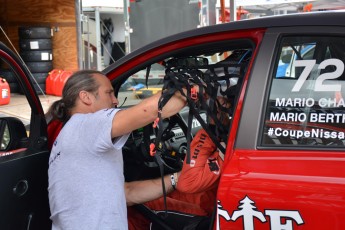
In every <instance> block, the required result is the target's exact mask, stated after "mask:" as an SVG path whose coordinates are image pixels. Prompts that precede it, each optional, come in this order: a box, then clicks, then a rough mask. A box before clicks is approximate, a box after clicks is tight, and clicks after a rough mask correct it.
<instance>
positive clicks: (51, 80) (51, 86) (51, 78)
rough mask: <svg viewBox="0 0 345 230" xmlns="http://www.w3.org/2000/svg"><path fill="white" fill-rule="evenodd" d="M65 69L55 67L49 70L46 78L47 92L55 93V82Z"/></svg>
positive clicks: (49, 93)
mask: <svg viewBox="0 0 345 230" xmlns="http://www.w3.org/2000/svg"><path fill="white" fill-rule="evenodd" d="M62 71H63V70H61V69H53V70H52V71H50V72H49V74H48V77H47V79H46V94H48V95H55V82H56V79H57V78H58V77H59V76H60V74H61V73H62Z"/></svg>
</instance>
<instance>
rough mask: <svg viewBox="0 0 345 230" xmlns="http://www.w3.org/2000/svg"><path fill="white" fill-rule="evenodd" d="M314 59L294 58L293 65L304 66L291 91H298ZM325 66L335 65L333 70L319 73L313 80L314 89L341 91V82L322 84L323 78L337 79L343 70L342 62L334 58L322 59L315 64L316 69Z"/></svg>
mask: <svg viewBox="0 0 345 230" xmlns="http://www.w3.org/2000/svg"><path fill="white" fill-rule="evenodd" d="M315 64H316V60H296V61H295V62H294V65H293V67H304V69H303V71H302V73H301V75H300V77H299V78H298V79H297V81H296V83H295V85H294V87H293V88H292V90H291V91H292V92H299V91H300V89H301V87H302V86H303V84H304V83H305V81H306V80H307V78H308V76H309V75H310V74H311V72H312V70H313V68H314V66H315ZM327 66H335V71H333V72H328V73H323V74H320V75H319V76H318V77H317V78H316V81H315V86H314V91H319V92H320V91H323V92H324V91H341V84H327V85H324V84H323V82H324V80H330V79H337V78H338V77H340V76H341V75H342V74H343V72H344V63H343V62H342V61H341V60H339V59H335V58H331V59H327V60H324V61H322V62H321V63H320V65H319V66H317V69H318V70H322V69H325V68H326V67H327Z"/></svg>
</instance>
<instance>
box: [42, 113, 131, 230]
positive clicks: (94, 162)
mask: <svg viewBox="0 0 345 230" xmlns="http://www.w3.org/2000/svg"><path fill="white" fill-rule="evenodd" d="M117 111H118V109H106V110H100V111H98V112H96V113H89V114H75V115H73V116H72V117H71V118H70V120H69V121H68V122H67V123H66V124H65V126H64V127H63V129H62V130H61V132H60V134H59V136H58V137H57V139H56V140H55V142H54V145H53V149H52V152H51V155H50V159H49V170H48V174H49V187H48V190H49V203H50V211H51V217H50V218H51V220H52V221H53V226H52V229H53V230H62V229H63V230H74V229H75V230H80V229H87V230H96V229H97V230H99V229H100V230H108V229H111V230H113V229H119V230H123V229H128V224H127V207H126V198H125V192H124V175H123V159H122V147H123V145H124V144H125V142H126V140H127V138H128V135H125V136H122V137H119V138H117V139H116V140H115V141H112V140H111V127H112V121H113V118H114V116H115V114H116V112H117Z"/></svg>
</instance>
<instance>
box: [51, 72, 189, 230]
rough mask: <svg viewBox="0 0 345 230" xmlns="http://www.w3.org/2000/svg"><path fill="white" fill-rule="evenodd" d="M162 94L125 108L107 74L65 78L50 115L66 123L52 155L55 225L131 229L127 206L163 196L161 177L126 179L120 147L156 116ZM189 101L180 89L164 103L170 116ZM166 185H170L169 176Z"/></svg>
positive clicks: (75, 227)
mask: <svg viewBox="0 0 345 230" xmlns="http://www.w3.org/2000/svg"><path fill="white" fill-rule="evenodd" d="M159 98H160V94H156V95H153V96H152V97H150V98H148V99H145V100H143V101H142V102H141V103H139V104H138V105H136V106H133V107H131V108H129V109H126V110H119V109H116V106H117V105H118V100H117V98H116V97H115V95H114V90H113V88H112V85H111V83H110V81H109V79H108V78H107V77H106V76H104V75H103V74H102V73H101V72H98V71H93V70H82V71H78V72H76V73H75V74H73V75H72V76H71V77H70V78H69V79H68V80H67V82H66V84H65V86H64V89H63V92H62V98H61V100H59V101H56V102H54V103H53V104H52V106H51V108H50V109H49V112H48V113H49V114H50V115H51V116H52V117H53V118H55V119H59V120H61V121H62V122H64V126H63V128H62V130H61V132H60V133H59V135H58V137H57V138H56V140H55V142H54V144H53V148H52V152H51V156H50V159H49V170H48V174H49V187H48V190H49V203H50V209H51V220H52V222H53V224H52V229H54V230H55V229H69V230H73V229H78V230H79V229H88V230H92V229H102V230H104V229H121V230H123V229H127V228H128V226H127V225H128V224H127V215H126V213H127V209H126V205H133V204H138V203H143V202H146V201H149V200H152V199H156V198H158V197H160V196H162V195H163V194H162V185H161V179H157V180H147V181H136V182H130V183H125V182H124V175H123V159H122V150H121V149H122V147H123V145H124V144H125V142H126V140H127V137H128V134H129V133H130V132H131V131H132V130H135V129H138V128H140V127H143V126H145V125H147V124H149V123H151V122H153V121H154V120H155V119H156V118H157V114H158V100H159ZM185 104H186V100H185V98H184V97H183V96H182V95H181V94H180V93H179V92H177V93H176V94H175V95H174V96H173V97H172V98H171V99H170V101H169V102H168V103H167V104H166V105H165V106H164V109H163V111H162V117H169V116H171V115H173V114H175V113H177V112H178V111H179V110H181V109H182V108H183V107H184V106H185ZM164 180H165V186H166V188H167V190H168V192H169V191H171V190H172V185H171V180H170V176H166V177H165V178H164Z"/></svg>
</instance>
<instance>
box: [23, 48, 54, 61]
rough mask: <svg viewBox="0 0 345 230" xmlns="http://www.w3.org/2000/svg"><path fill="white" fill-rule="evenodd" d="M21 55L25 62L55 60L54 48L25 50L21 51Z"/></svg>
mask: <svg viewBox="0 0 345 230" xmlns="http://www.w3.org/2000/svg"><path fill="white" fill-rule="evenodd" d="M20 56H21V57H22V59H23V60H24V61H25V62H36V61H51V60H53V52H52V50H24V51H20Z"/></svg>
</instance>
